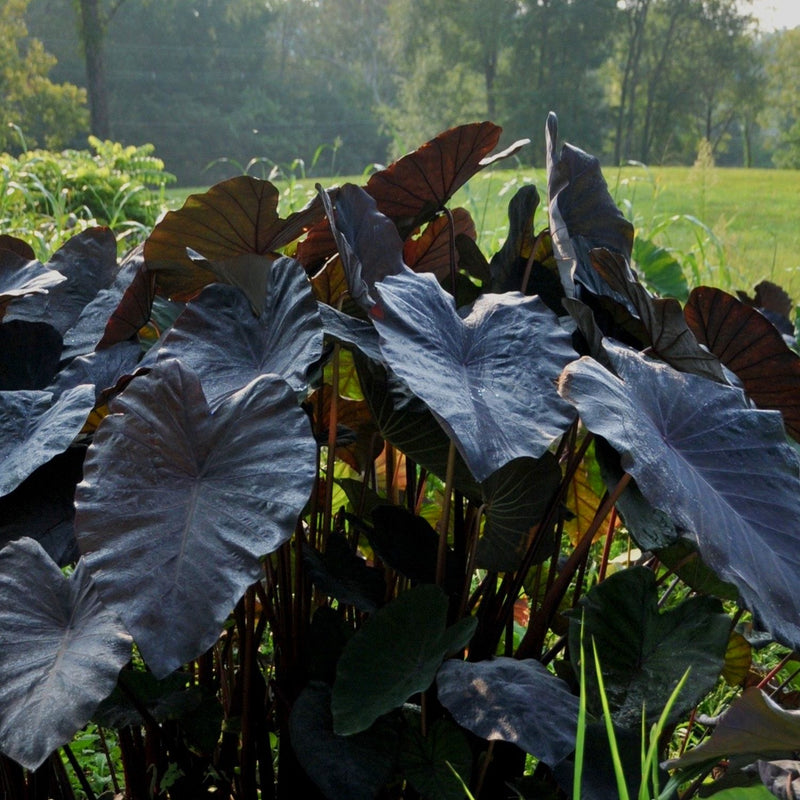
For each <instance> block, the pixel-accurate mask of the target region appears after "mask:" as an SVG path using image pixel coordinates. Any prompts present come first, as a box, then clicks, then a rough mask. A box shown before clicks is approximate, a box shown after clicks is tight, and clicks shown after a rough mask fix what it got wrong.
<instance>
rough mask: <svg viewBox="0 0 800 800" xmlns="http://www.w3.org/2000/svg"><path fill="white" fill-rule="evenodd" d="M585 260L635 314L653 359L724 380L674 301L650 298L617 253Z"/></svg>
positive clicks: (593, 253)
mask: <svg viewBox="0 0 800 800" xmlns="http://www.w3.org/2000/svg"><path fill="white" fill-rule="evenodd" d="M589 259H590V261H591V264H592V267H594V269H595V270H597V272H598V273H599V274H600V275H601V276H602V278H603V280H604V281H605V282H606V283H607V284H608V285H609V286H610V287H611V288H612V289H613V290H614V291H615V292H617V293H619V294H620V295H622V297H624V298H625V299H626V300H627V301H628V302H629V303H630V305H631V306H632V307H633V309H634V310H635V311H636V314H637V316H638V317H639V319H641V321H642V324H643V325H644V328H645V330H646V331H647V334H648V336H649V342H647V344H649V346H650V348H651V349H652V351H653V352H654V353H655V354H656V355H658V356H659V357H660V358H662V359H663V360H664V361H666V362H667V363H668V364H671V365H672V366H673V367H675V369H679V370H682V371H683V372H694V373H695V374H697V375H704V376H705V377H706V378H711V379H712V380H715V381H720V382H722V381H724V380H725V379H724V376H723V374H722V367H721V366H720V363H719V360H718V359H717V358H716V356H715V355H714V354H713V353H709V352H708V351H707V350H705V349H703V348H702V347H700V345H699V344H698V340H697V339H696V338H695V336H694V334H693V333H692V330H691V329H690V328H689V326H688V325H687V324H686V319H684V316H683V311H682V309H681V306H680V303H678V301H677V300H675V299H673V298H670V297H668V298H657V297H653V296H652V295H651V294H650V293H649V292H648V291H647V289H645V288H644V286H642V284H641V283H639V281H638V280H637V278H636V276H635V275H634V274H633V272H631V269H630V267H629V266H628V263H627V261H626V260H625V258H624V257H623V256H621V255H619V254H618V253H612V252H611V251H610V250H606V249H604V248H598V249H595V250H592V251H591V253H590V254H589ZM601 293H603V292H602V290H601Z"/></svg>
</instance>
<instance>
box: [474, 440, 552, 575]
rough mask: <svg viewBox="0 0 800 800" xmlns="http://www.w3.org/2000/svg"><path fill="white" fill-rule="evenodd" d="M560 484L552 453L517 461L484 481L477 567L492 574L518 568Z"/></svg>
mask: <svg viewBox="0 0 800 800" xmlns="http://www.w3.org/2000/svg"><path fill="white" fill-rule="evenodd" d="M560 483H561V468H560V467H559V465H558V460H557V459H556V458H555V456H554V455H553V454H552V453H545V454H544V455H543V456H542V457H541V458H539V459H536V460H534V459H532V458H517V459H514V461H510V462H509V463H508V464H506V465H505V466H504V467H501V468H500V469H499V470H498V471H497V472H495V473H494V474H493V475H491V476H490V477H489V478H488V479H487V480H486V481H484V483H483V484H482V486H481V489H482V490H483V502H484V503H485V504H486V524H485V526H484V529H483V536H482V537H481V538H480V539H479V540H478V551H477V555H476V557H475V565H476V566H477V567H480V568H482V569H488V570H490V571H491V572H505V571H507V570H515V569H517V567H519V565H520V562H521V561H522V558H523V557H524V555H525V553H526V551H527V549H528V547H529V546H530V544H531V542H532V539H533V536H534V535H535V533H536V530H535V528H534V526H535V525H536V523H537V522H539V521H540V520H541V518H542V516H543V514H544V512H545V509H546V508H547V506H548V505H549V503H550V501H551V500H552V497H553V494H554V493H555V491H556V489H557V488H558V486H559V485H560ZM551 554H552V549H550V548H548V551H547V556H550V555H551ZM542 555H543V556H544V555H545V554H544V553H543V554H542Z"/></svg>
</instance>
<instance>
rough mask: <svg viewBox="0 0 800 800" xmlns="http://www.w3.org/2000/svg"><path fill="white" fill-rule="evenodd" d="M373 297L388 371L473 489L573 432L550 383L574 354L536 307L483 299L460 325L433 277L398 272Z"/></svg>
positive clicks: (529, 300)
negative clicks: (422, 406) (435, 428)
mask: <svg viewBox="0 0 800 800" xmlns="http://www.w3.org/2000/svg"><path fill="white" fill-rule="evenodd" d="M376 289H377V292H378V295H379V297H380V304H379V306H377V307H376V308H375V309H374V310H373V311H372V316H373V319H374V322H375V327H376V328H377V329H378V332H379V333H380V335H381V342H380V345H381V351H382V352H383V355H384V357H385V358H386V361H387V362H388V364H389V365H390V366H391V368H392V369H393V370H394V371H395V372H396V373H397V374H398V375H399V376H400V377H401V378H402V379H403V380H404V381H405V382H406V383H407V384H408V386H409V387H410V388H411V390H412V391H413V392H414V393H415V394H416V395H417V396H418V397H420V398H421V399H422V400H423V401H424V402H425V403H426V404H427V405H428V407H429V408H430V409H431V411H432V412H433V413H434V414H435V415H436V417H437V419H438V420H439V421H440V423H441V424H442V426H443V427H444V428H445V430H447V432H448V433H449V434H450V436H451V437H452V438H453V440H454V441H455V443H456V446H457V447H458V449H459V451H460V452H461V455H462V456H463V458H464V460H465V461H466V462H467V465H468V466H469V468H470V470H471V471H472V474H473V475H474V476H475V477H476V478H477V479H478V480H479V481H482V480H485V479H486V478H488V477H489V475H491V474H492V473H493V472H495V471H496V470H498V469H500V467H502V466H503V465H504V464H507V463H508V462H509V461H512V460H513V459H515V458H521V457H525V456H528V457H531V458H539V456H541V455H542V454H543V453H544V452H545V450H547V448H548V447H549V446H550V444H551V443H552V441H553V440H554V439H555V438H556V437H557V436H559V435H560V434H561V433H563V432H564V431H565V430H566V429H567V428H568V427H569V425H570V424H571V423H572V420H573V419H574V415H573V414H572V412H571V410H570V409H569V408H568V407H567V406H566V405H565V404H564V403H563V401H562V400H561V399H560V398H559V397H558V395H557V394H556V391H555V389H554V381H555V380H556V379H557V377H558V375H559V374H560V372H561V370H562V369H563V367H564V366H566V364H567V363H569V361H571V360H572V359H573V358H574V355H575V354H574V351H573V350H572V346H571V344H570V337H569V335H568V334H567V333H566V332H565V331H563V330H562V329H561V328H560V327H559V325H558V324H557V321H556V316H555V314H554V313H553V312H552V311H550V309H548V308H547V306H545V304H544V303H543V302H542V301H541V300H540V299H539V298H538V297H523V296H522V295H520V294H503V295H484V296H482V297H479V298H478V300H476V301H475V304H474V305H473V306H472V308H471V309H470V310H469V312H468V313H465V314H464V316H461V315H459V313H457V312H456V309H455V306H454V303H453V299H452V297H451V296H450V295H448V294H447V293H446V292H445V291H444V290H443V289H442V288H441V287H440V286H439V284H438V283H437V282H436V279H435V278H434V276H433V275H415V274H414V273H412V272H410V271H405V272H403V273H402V274H401V275H393V276H390V277H389V278H386V280H384V281H381V282H380V283H378V284H376ZM434 376H435V380H434V379H433V378H434Z"/></svg>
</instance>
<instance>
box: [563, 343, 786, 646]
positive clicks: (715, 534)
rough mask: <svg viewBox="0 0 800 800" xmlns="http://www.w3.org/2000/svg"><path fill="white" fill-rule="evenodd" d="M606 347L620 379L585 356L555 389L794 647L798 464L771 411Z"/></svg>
mask: <svg viewBox="0 0 800 800" xmlns="http://www.w3.org/2000/svg"><path fill="white" fill-rule="evenodd" d="M605 347H606V351H607V353H608V355H609V357H610V359H611V362H612V365H613V367H614V369H615V371H616V372H617V375H614V374H613V373H611V372H609V371H608V370H606V369H604V368H603V367H602V366H600V364H599V363H598V362H596V361H594V360H593V359H591V358H587V357H584V358H582V359H580V361H577V362H575V363H573V364H571V365H570V366H569V367H567V369H566V370H564V374H563V376H562V378H561V381H560V384H559V391H560V392H561V394H562V395H563V396H564V397H565V398H567V399H568V400H569V401H570V402H572V403H574V404H575V405H576V406H577V408H578V412H579V413H580V416H581V420H582V421H583V423H584V424H585V425H586V427H587V428H588V429H589V430H590V431H592V432H593V433H595V434H596V435H598V436H602V437H603V438H605V439H606V440H608V442H609V443H610V444H611V445H612V447H614V449H615V450H617V451H618V452H619V453H620V455H621V458H622V461H621V464H622V468H623V469H624V470H625V471H626V472H628V473H630V474H631V475H632V476H633V477H634V478H635V480H636V483H637V485H638V487H639V489H640V490H641V492H642V494H643V495H644V496H645V498H646V499H647V500H648V502H649V503H650V504H651V505H653V506H654V507H655V508H660V509H661V510H663V511H664V512H666V513H667V514H668V515H669V516H670V518H671V519H672V521H673V522H674V523H675V524H676V525H677V526H679V527H681V528H684V529H685V530H687V531H689V532H690V533H691V535H692V537H693V538H694V539H695V540H696V542H697V545H698V547H699V549H700V553H701V555H702V556H703V559H704V561H706V563H707V564H708V565H709V566H710V567H711V568H712V569H714V570H715V571H716V572H717V574H718V575H719V577H720V578H722V579H723V580H726V581H730V582H731V583H733V584H735V585H736V586H737V588H738V589H739V591H740V592H741V595H742V597H743V599H744V602H745V604H746V605H747V606H748V607H749V608H751V609H753V610H754V611H755V612H756V614H757V615H758V617H759V618H760V620H761V621H762V623H763V624H764V625H766V627H767V629H768V630H769V631H770V632H771V633H772V634H773V635H774V636H775V637H776V638H777V639H778V640H780V641H783V642H784V643H786V644H787V645H790V646H792V647H798V646H800V592H798V590H797V587H798V582H797V575H798V572H800V534H798V528H797V522H798V520H800V477H798V475H799V473H800V470H799V468H798V459H797V456H796V454H795V453H794V451H793V450H792V448H791V446H790V445H788V444H787V442H786V436H785V433H784V430H783V422H782V420H781V417H780V414H778V413H777V412H775V411H761V410H758V409H754V408H751V407H750V406H749V405H748V403H747V401H746V399H745V397H744V395H743V393H742V392H741V391H740V390H738V389H734V388H732V387H729V386H725V385H722V384H718V383H715V382H713V381H709V380H707V379H706V378H702V377H699V376H697V375H692V374H689V373H682V372H677V371H676V370H673V369H672V368H670V367H668V366H667V365H665V364H664V363H663V362H658V361H654V360H653V359H649V358H647V357H646V356H643V355H641V354H639V353H636V352H635V351H632V350H628V349H625V348H623V347H621V346H619V345H612V344H611V343H610V342H609V341H607V342H606V345H605Z"/></svg>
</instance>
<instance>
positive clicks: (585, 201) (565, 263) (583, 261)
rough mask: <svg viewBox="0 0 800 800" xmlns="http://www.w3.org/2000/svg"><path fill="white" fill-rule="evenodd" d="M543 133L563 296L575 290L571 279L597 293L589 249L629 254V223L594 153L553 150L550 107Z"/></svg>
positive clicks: (552, 229)
mask: <svg viewBox="0 0 800 800" xmlns="http://www.w3.org/2000/svg"><path fill="white" fill-rule="evenodd" d="M546 134H547V191H548V195H549V205H548V211H549V214H550V236H551V237H552V241H553V252H554V254H555V257H556V260H557V261H558V269H559V274H560V275H561V283H562V285H563V286H564V291H565V292H566V293H567V296H568V297H572V296H574V294H575V287H574V281H575V280H579V281H580V282H581V283H582V284H583V285H584V286H586V287H587V288H589V289H590V290H592V291H594V292H595V294H598V292H597V291H595V290H596V288H597V278H596V276H595V275H594V270H592V268H591V266H590V265H589V251H590V250H592V249H593V248H595V247H606V248H608V249H610V250H613V251H614V252H617V253H621V254H622V255H623V256H625V257H626V258H630V255H631V247H632V244H633V225H631V223H630V222H629V221H628V220H627V219H625V217H624V216H623V214H622V212H621V211H620V210H619V209H618V208H617V206H616V205H615V204H614V201H613V199H612V197H611V195H610V194H609V192H608V186H607V184H606V181H605V178H603V174H602V172H601V170H600V162H599V161H598V160H597V159H596V158H595V157H594V156H590V155H589V154H588V153H584V152H583V150H579V149H578V148H577V147H573V146H572V145H569V144H565V145H564V146H563V147H562V148H561V153H560V154H559V153H557V152H556V146H557V140H558V123H557V120H556V116H555V114H553V113H552V112H551V113H550V115H549V116H548V118H547V128H546Z"/></svg>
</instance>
